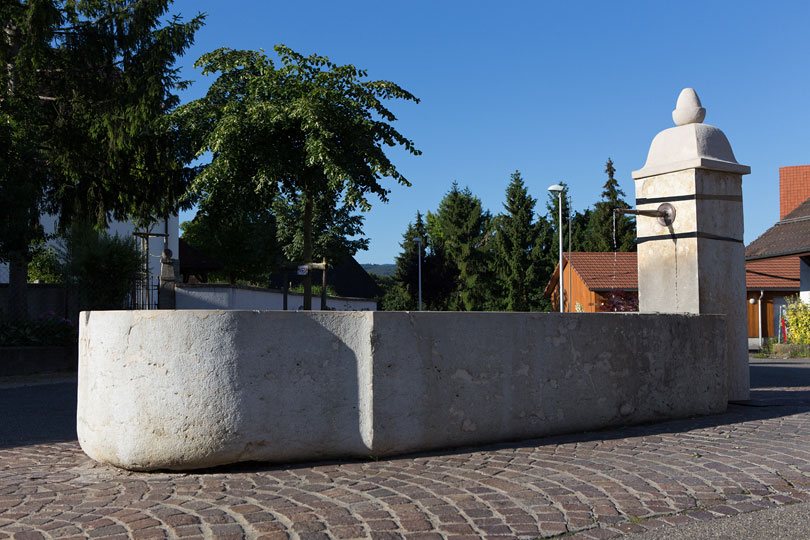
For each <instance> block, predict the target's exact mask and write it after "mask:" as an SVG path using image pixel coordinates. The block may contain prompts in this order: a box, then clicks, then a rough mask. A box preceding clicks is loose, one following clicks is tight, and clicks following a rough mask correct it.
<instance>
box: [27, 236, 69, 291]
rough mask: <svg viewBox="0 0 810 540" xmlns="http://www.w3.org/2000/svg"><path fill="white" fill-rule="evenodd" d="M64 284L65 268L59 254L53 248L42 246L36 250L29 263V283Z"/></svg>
mask: <svg viewBox="0 0 810 540" xmlns="http://www.w3.org/2000/svg"><path fill="white" fill-rule="evenodd" d="M32 281H37V282H39V283H64V282H65V267H64V264H62V261H60V260H59V254H58V253H57V251H56V250H55V249H54V248H52V247H51V246H47V245H45V244H42V245H40V246H38V247H37V248H35V249H34V256H33V257H32V258H31V262H29V263H28V282H29V283H30V282H32Z"/></svg>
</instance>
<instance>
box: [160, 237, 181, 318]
mask: <svg viewBox="0 0 810 540" xmlns="http://www.w3.org/2000/svg"><path fill="white" fill-rule="evenodd" d="M176 282H177V273H176V272H175V260H174V259H172V250H170V249H169V248H165V249H164V250H163V254H162V255H161V256H160V285H159V287H158V309H175V293H174V284H175V283H176Z"/></svg>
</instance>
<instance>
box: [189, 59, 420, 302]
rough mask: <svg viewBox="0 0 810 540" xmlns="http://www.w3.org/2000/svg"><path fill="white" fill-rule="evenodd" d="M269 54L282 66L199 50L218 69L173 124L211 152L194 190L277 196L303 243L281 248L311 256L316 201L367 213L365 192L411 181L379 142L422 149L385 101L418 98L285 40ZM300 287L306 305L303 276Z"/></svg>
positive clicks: (380, 194)
mask: <svg viewBox="0 0 810 540" xmlns="http://www.w3.org/2000/svg"><path fill="white" fill-rule="evenodd" d="M275 51H276V53H277V54H278V56H279V59H280V65H278V66H277V65H276V64H275V63H274V62H273V61H272V60H271V59H270V58H268V57H267V56H266V55H264V54H262V53H260V52H255V51H236V50H231V49H225V48H223V49H218V50H216V51H213V52H210V53H208V54H205V55H203V56H202V57H201V58H200V59H199V60H198V61H197V63H196V66H197V67H201V68H202V71H203V74H219V75H218V76H217V79H216V80H215V81H214V83H213V84H212V85H211V87H210V88H209V90H208V93H207V94H206V96H205V97H203V98H201V99H198V100H196V101H194V102H192V103H189V104H187V105H184V106H183V107H180V108H179V109H178V111H177V112H176V113H175V114H174V120H175V123H176V125H177V126H179V127H181V128H182V130H183V131H184V132H185V133H187V134H188V136H189V138H190V140H191V141H192V142H193V145H194V147H195V149H196V154H197V155H198V156H200V155H203V154H205V153H207V152H210V153H211V156H212V159H211V162H210V164H208V165H207V166H205V167H203V168H202V171H201V172H200V173H199V174H198V176H197V177H196V179H195V180H194V183H193V186H192V188H193V191H194V192H195V193H196V194H198V195H203V196H205V195H206V194H211V193H215V192H216V190H217V189H218V188H219V187H221V186H223V185H225V186H236V185H240V184H246V185H248V186H249V187H250V188H251V189H252V191H253V192H254V193H256V195H258V196H260V197H262V198H263V199H276V198H278V197H283V198H284V200H286V201H287V202H288V207H289V208H291V210H290V212H289V213H288V214H285V218H284V219H286V217H287V215H289V216H294V218H295V219H294V222H295V225H296V226H295V227H294V228H296V229H300V242H298V244H296V245H295V246H293V247H289V246H290V244H286V245H285V246H283V247H284V249H285V251H286V252H287V253H288V254H295V255H298V253H299V252H300V258H301V260H302V261H303V262H309V261H312V260H313V258H314V249H315V246H314V241H313V240H314V238H315V234H314V224H315V222H316V213H317V212H318V210H319V205H321V208H322V207H323V206H322V205H326V206H328V205H329V203H330V202H331V201H332V200H333V198H334V197H337V196H341V197H342V202H341V203H340V204H342V205H343V206H344V207H345V209H346V211H347V212H351V211H354V210H355V209H360V210H367V209H368V208H369V207H370V204H371V203H370V202H369V199H370V197H371V196H374V197H376V198H378V199H380V200H382V201H384V202H385V201H387V195H388V193H389V190H388V189H387V188H386V187H384V186H383V184H382V180H383V179H384V178H386V177H390V178H392V179H394V180H395V181H397V182H399V183H401V184H404V185H409V183H408V181H407V180H406V179H405V177H403V176H402V175H401V173H400V172H399V171H398V170H397V169H396V167H395V166H394V164H393V163H392V162H391V161H390V160H389V159H388V157H387V156H386V154H385V152H384V147H394V146H402V147H404V148H405V150H406V151H408V152H410V153H411V154H415V155H416V154H419V153H420V152H419V151H418V150H417V149H416V148H415V146H414V144H413V142H412V141H410V140H409V139H407V138H405V137H404V136H403V135H402V134H400V133H399V132H398V131H397V130H396V129H395V128H394V127H393V126H392V125H391V124H392V123H393V122H394V121H395V120H396V117H395V116H394V114H393V113H392V112H391V111H390V110H389V109H388V108H387V107H386V106H385V105H384V101H385V100H388V99H403V100H406V101H414V102H418V101H419V100H418V99H417V98H416V97H414V96H413V95H412V94H410V93H409V92H407V91H406V90H404V89H402V88H401V87H400V86H399V85H397V84H395V83H393V82H389V81H369V80H365V79H366V77H367V73H366V71H364V70H361V69H357V68H355V67H354V66H351V65H342V66H341V65H337V64H334V63H332V62H331V61H330V60H329V59H328V58H326V57H323V56H318V55H311V56H303V55H301V54H299V53H297V52H295V51H293V50H292V49H290V48H288V47H285V46H283V45H278V46H276V47H275ZM333 208H334V207H330V208H329V209H330V210H331V209H333ZM324 217H325V216H324ZM279 219H282V218H281V215H280V213H279ZM355 224H356V222H355ZM285 229H286V227H285ZM296 234H299V233H296ZM293 241H295V238H293ZM299 244H300V248H299V247H298V245H299ZM304 287H305V300H304V307H305V309H310V307H311V281H310V279H309V276H307V278H306V279H305V280H304Z"/></svg>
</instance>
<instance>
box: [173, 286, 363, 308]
mask: <svg viewBox="0 0 810 540" xmlns="http://www.w3.org/2000/svg"><path fill="white" fill-rule="evenodd" d="M174 291H175V306H176V308H177V309H231V310H282V309H283V308H284V294H283V293H282V292H280V291H276V290H271V289H260V288H258V287H246V286H243V285H229V284H227V283H220V284H217V283H213V284H212V283H203V284H198V285H189V284H177V285H176V286H175V289H174ZM303 304H304V295H302V294H296V293H290V294H289V295H288V297H287V309H288V310H289V311H297V310H299V309H302V308H303ZM326 306H327V307H328V308H329V309H333V310H336V311H376V310H377V303H376V302H374V301H373V300H368V299H366V298H342V297H333V296H329V297H327V299H326ZM312 309H315V310H320V309H322V307H321V297H320V296H313V297H312Z"/></svg>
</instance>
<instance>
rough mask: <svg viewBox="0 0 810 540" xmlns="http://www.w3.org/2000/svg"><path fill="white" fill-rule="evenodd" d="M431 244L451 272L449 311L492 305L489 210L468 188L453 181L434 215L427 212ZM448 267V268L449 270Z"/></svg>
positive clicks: (483, 307)
mask: <svg viewBox="0 0 810 540" xmlns="http://www.w3.org/2000/svg"><path fill="white" fill-rule="evenodd" d="M427 221H428V234H429V236H430V238H431V243H432V244H433V245H435V247H436V249H437V250H439V251H440V252H441V253H443V254H444V255H445V257H446V261H447V264H446V265H445V267H444V268H443V269H441V270H442V271H443V273H444V274H445V275H448V274H451V273H454V274H455V280H454V281H455V283H454V287H453V291H452V293H451V294H450V296H449V298H448V299H447V306H446V307H447V309H449V310H451V311H481V310H483V309H487V308H489V307H491V299H492V298H491V286H492V283H493V281H494V280H493V276H492V274H491V272H490V270H489V264H488V263H489V261H488V255H489V254H490V250H491V246H489V245H488V244H489V240H490V238H491V221H492V216H491V214H490V213H489V211H485V210H483V209H482V207H481V200H480V199H479V198H478V197H476V196H474V195H473V194H472V192H470V189H469V188H464V189H463V190H460V189H459V188H458V184H457V183H455V182H454V183H453V187H452V188H451V190H450V191H449V192H448V193H447V194H446V195H445V196H444V198H443V199H442V202H441V203H440V204H439V208H438V210H437V211H436V213H435V214H431V213H430V212H428V219H427ZM447 266H450V267H451V269H452V270H455V272H452V270H451V269H448V268H447Z"/></svg>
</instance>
